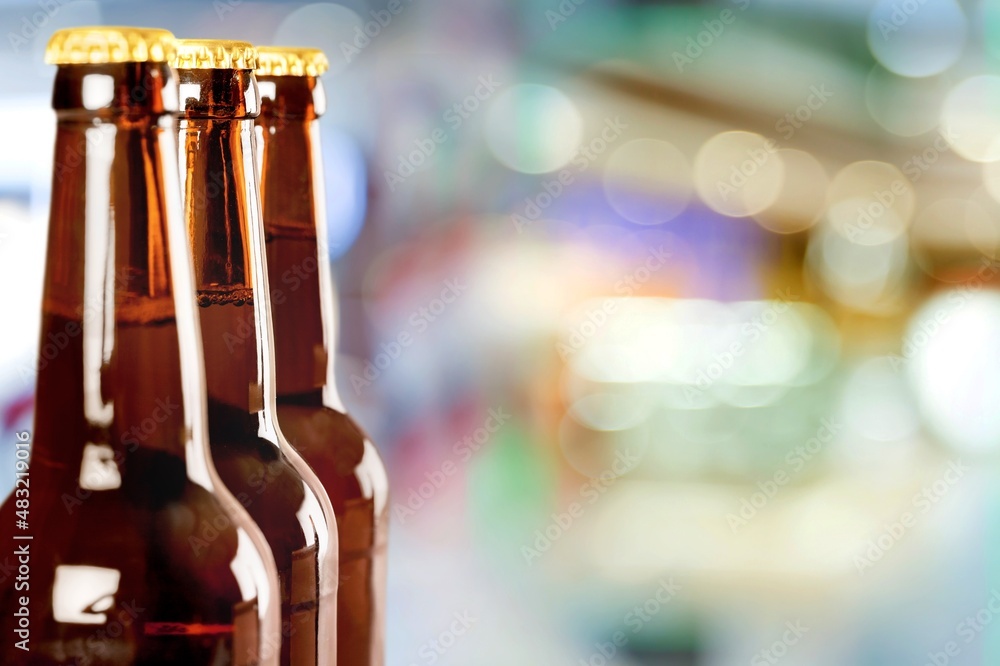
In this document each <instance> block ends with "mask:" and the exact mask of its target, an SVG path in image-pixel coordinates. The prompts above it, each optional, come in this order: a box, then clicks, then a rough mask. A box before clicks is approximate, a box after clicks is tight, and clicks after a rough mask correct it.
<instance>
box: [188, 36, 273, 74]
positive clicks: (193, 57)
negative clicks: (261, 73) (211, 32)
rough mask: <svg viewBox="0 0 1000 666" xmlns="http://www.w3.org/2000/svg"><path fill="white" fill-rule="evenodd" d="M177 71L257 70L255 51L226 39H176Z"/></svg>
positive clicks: (245, 44)
mask: <svg viewBox="0 0 1000 666" xmlns="http://www.w3.org/2000/svg"><path fill="white" fill-rule="evenodd" d="M173 64H174V67H175V68H177V69H257V49H255V48H254V46H253V44H251V43H250V42H237V41H232V40H228V39H178V40H177V57H176V58H175V59H174V63H173Z"/></svg>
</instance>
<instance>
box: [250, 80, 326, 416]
mask: <svg viewBox="0 0 1000 666" xmlns="http://www.w3.org/2000/svg"><path fill="white" fill-rule="evenodd" d="M260 85H261V91H262V103H261V114H260V116H259V117H258V118H257V128H258V135H259V140H260V142H261V153H262V155H261V161H260V163H261V167H260V176H261V186H260V187H261V201H262V208H263V219H264V230H265V233H266V236H267V261H268V273H269V276H270V280H271V285H272V290H271V294H272V303H273V308H274V317H275V319H274V331H275V359H276V372H277V376H276V379H277V394H278V400H279V402H285V401H289V402H313V403H316V402H320V403H322V404H325V405H326V406H328V407H331V408H333V409H337V410H339V411H344V407H343V402H342V401H341V399H340V396H339V394H338V392H337V384H336V375H335V372H334V358H335V355H336V351H337V318H338V316H337V303H336V290H335V289H334V286H333V278H332V276H331V274H330V263H329V258H328V257H329V255H328V252H327V233H326V210H325V203H326V202H325V199H324V187H323V182H322V178H323V164H322V153H321V150H320V142H319V120H318V119H319V116H320V115H321V114H322V113H323V111H324V110H325V105H326V98H325V95H324V93H323V88H322V84H321V82H320V80H319V79H317V78H314V77H298V76H270V77H261V79H260Z"/></svg>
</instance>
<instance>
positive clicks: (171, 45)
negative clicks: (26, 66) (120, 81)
mask: <svg viewBox="0 0 1000 666" xmlns="http://www.w3.org/2000/svg"><path fill="white" fill-rule="evenodd" d="M176 51H177V40H176V39H174V36H173V34H172V33H171V32H170V31H168V30H160V29H157V28H132V27H127V26H94V27H86V28H65V29H63V30H57V31H56V32H55V33H54V34H53V35H52V38H51V39H49V45H48V47H46V49H45V62H47V63H48V64H50V65H103V64H107V63H115V62H171V61H172V60H173V59H174V55H175V53H176Z"/></svg>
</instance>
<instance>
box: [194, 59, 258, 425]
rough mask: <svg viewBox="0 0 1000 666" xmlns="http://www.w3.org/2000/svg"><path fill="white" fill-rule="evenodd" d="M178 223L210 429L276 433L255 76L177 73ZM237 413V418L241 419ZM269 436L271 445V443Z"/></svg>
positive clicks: (231, 72)
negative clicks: (185, 246) (185, 241)
mask: <svg viewBox="0 0 1000 666" xmlns="http://www.w3.org/2000/svg"><path fill="white" fill-rule="evenodd" d="M178 76H179V78H180V82H181V104H182V107H183V109H182V111H183V115H182V116H181V120H180V149H181V160H182V163H183V167H182V169H181V181H182V189H183V193H184V219H185V221H186V224H187V231H188V236H189V240H190V246H191V253H192V258H193V260H194V275H195V291H196V294H197V299H198V305H199V315H200V320H201V327H202V339H203V346H204V355H205V375H206V380H207V386H208V398H209V413H210V428H215V427H216V426H218V425H219V419H218V418H217V415H219V414H225V415H226V417H225V419H226V421H227V428H229V429H231V428H233V427H238V425H237V424H236V423H234V421H237V420H240V419H244V417H245V419H244V420H243V423H244V424H246V426H247V427H252V428H254V429H255V430H257V431H259V430H261V429H263V431H266V432H272V433H273V432H274V424H273V418H274V417H273V414H274V387H273V373H274V359H273V349H272V342H271V340H272V332H271V313H270V308H269V302H268V299H267V298H266V296H265V295H266V294H267V275H266V272H265V270H264V266H263V250H264V247H263V232H262V229H261V221H260V195H259V190H258V186H257V179H256V173H255V164H256V147H255V142H254V131H253V116H254V115H255V114H256V110H257V108H259V99H258V97H257V92H256V83H255V81H254V78H253V73H252V72H250V71H241V70H183V69H182V70H178ZM240 415H242V416H240ZM270 439H272V440H273V439H274V438H273V437H271V438H270Z"/></svg>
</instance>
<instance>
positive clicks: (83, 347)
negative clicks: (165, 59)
mask: <svg viewBox="0 0 1000 666" xmlns="http://www.w3.org/2000/svg"><path fill="white" fill-rule="evenodd" d="M175 104H176V79H174V77H173V74H172V73H171V71H170V69H169V68H168V67H166V66H164V65H157V64H149V63H141V64H136V63H130V64H117V65H101V66H90V65H87V66H83V65H72V66H63V67H60V68H59V70H58V72H57V74H56V85H55V92H54V95H53V106H54V107H55V109H56V113H57V128H56V146H55V168H54V177H53V182H52V206H51V211H50V220H49V231H48V259H47V262H46V271H45V280H44V295H43V304H42V331H41V340H40V354H39V365H38V391H37V405H38V407H37V412H36V428H37V441H38V442H39V443H40V445H43V446H44V445H45V444H43V443H47V444H48V445H51V446H54V447H57V448H58V447H65V446H66V445H67V444H69V443H76V444H81V445H85V447H91V446H98V447H105V446H108V447H111V448H113V449H124V450H126V451H127V452H130V453H131V452H134V451H135V450H136V449H137V448H140V447H142V448H144V449H159V450H161V451H165V452H167V453H170V454H171V455H174V456H176V457H181V458H183V457H185V454H186V452H189V450H190V449H189V447H190V446H198V445H200V444H201V441H200V440H199V439H198V438H195V439H194V440H192V432H195V431H197V429H198V428H200V427H201V417H202V411H201V410H203V406H202V405H201V400H203V397H202V391H203V390H204V389H203V386H202V385H201V383H200V382H201V374H200V370H199V365H198V363H199V361H198V359H197V350H198V346H197V340H198V338H197V335H198V333H197V328H196V322H195V320H194V304H193V301H192V299H191V298H190V297H189V294H190V289H191V283H190V264H188V263H187V260H186V257H187V255H186V253H185V251H184V250H185V248H184V246H183V242H184V236H183V228H182V226H181V219H180V211H179V210H178V208H177V206H176V202H177V201H179V197H180V193H179V190H178V187H177V169H176V161H175V160H176V147H175V145H176V144H175V143H174V141H175V131H176V130H175V127H176V126H175V120H174V118H173V116H172V114H173V113H174V111H175V108H176V107H175V106H174V105H175ZM139 367H142V368H143V372H142V373H140V372H137V371H136V369H137V368H139ZM81 436H82V437H85V438H86V439H85V440H84V441H83V442H81ZM58 455H61V456H63V457H64V458H66V457H69V458H70V459H69V460H65V459H64V460H63V461H62V462H65V463H66V464H67V465H69V468H70V469H75V468H76V464H77V463H79V464H83V462H86V457H87V456H88V455H91V454H88V453H86V452H85V451H84V450H83V449H79V450H75V451H73V452H69V451H68V450H66V449H65V448H60V452H59V453H58ZM74 456H80V457H79V458H76V457H74ZM188 458H189V463H190V465H194V466H196V467H198V469H199V476H200V477H201V478H202V479H203V480H205V482H206V484H207V483H209V482H208V481H207V471H206V470H205V469H202V468H200V467H199V466H200V465H201V464H202V463H203V460H198V459H197V456H194V457H188ZM192 458H194V459H192ZM190 465H189V466H190ZM189 471H190V470H189ZM81 479H82V472H81Z"/></svg>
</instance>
